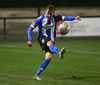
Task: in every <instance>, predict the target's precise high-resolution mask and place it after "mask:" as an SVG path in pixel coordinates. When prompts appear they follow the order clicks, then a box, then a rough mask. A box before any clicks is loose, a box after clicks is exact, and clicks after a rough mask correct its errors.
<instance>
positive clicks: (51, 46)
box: [47, 41, 66, 59]
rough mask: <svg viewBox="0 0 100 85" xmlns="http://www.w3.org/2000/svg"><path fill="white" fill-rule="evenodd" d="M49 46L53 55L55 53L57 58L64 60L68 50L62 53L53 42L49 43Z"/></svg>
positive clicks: (63, 49)
mask: <svg viewBox="0 0 100 85" xmlns="http://www.w3.org/2000/svg"><path fill="white" fill-rule="evenodd" d="M47 46H48V47H49V49H50V51H51V52H52V53H55V54H56V55H57V56H59V58H60V59H63V57H64V56H63V54H64V53H65V52H66V48H62V49H61V50H60V51H58V49H57V48H56V47H55V45H54V44H53V42H52V41H48V42H47Z"/></svg>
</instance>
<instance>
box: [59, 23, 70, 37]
mask: <svg viewBox="0 0 100 85" xmlns="http://www.w3.org/2000/svg"><path fill="white" fill-rule="evenodd" d="M58 32H59V33H60V34H61V35H66V34H67V33H68V32H69V26H68V24H67V22H64V21H62V22H61V23H60V24H59V25H58Z"/></svg>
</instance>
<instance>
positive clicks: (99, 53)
mask: <svg viewBox="0 0 100 85" xmlns="http://www.w3.org/2000/svg"><path fill="white" fill-rule="evenodd" d="M67 51H69V52H75V53H86V54H98V55H100V52H93V51H79V50H67Z"/></svg>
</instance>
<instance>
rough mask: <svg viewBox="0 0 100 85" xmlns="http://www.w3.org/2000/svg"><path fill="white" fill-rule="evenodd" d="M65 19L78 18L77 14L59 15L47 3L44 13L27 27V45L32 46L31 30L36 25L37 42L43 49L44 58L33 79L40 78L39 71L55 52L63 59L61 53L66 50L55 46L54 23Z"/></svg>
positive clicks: (45, 65) (43, 68)
mask: <svg viewBox="0 0 100 85" xmlns="http://www.w3.org/2000/svg"><path fill="white" fill-rule="evenodd" d="M66 20H69V21H71V20H80V17H79V16H60V15H56V14H55V7H54V6H53V5H49V6H47V8H46V11H45V14H43V15H41V16H40V17H38V18H37V19H36V20H35V21H34V23H32V24H31V25H30V27H29V28H28V39H29V40H28V43H27V44H28V46H30V47H31V46H32V30H33V29H35V28H36V27H37V26H38V42H39V44H40V47H41V48H42V49H43V50H44V51H45V59H44V61H43V62H42V63H41V65H40V68H39V70H38V71H37V73H36V74H35V76H34V77H33V79H36V80H41V78H40V77H39V76H40V74H41V72H43V71H44V70H45V69H46V67H47V65H48V64H49V62H50V60H51V59H52V55H53V54H54V53H55V54H56V55H57V56H58V57H59V58H60V59H63V57H64V56H63V55H64V53H65V51H66V49H65V48H62V49H61V50H60V51H59V50H58V49H57V47H55V44H54V43H55V40H56V24H57V22H58V21H66Z"/></svg>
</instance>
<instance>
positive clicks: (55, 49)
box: [49, 44, 59, 56]
mask: <svg viewBox="0 0 100 85" xmlns="http://www.w3.org/2000/svg"><path fill="white" fill-rule="evenodd" d="M49 49H50V51H51V52H53V53H55V54H57V56H59V51H58V49H57V48H56V47H55V46H54V45H53V44H51V45H50V46H49Z"/></svg>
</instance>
